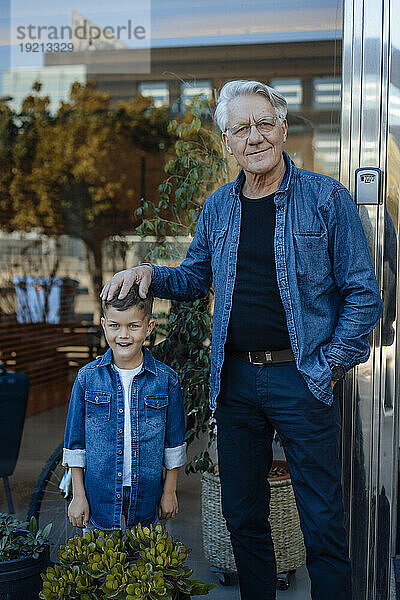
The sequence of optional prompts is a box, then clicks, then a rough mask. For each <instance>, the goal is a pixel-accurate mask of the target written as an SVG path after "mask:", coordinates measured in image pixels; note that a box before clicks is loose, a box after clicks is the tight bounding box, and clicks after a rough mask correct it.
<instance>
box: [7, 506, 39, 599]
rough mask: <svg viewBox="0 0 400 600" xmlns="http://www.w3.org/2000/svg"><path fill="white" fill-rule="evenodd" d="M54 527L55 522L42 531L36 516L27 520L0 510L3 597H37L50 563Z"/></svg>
mask: <svg viewBox="0 0 400 600" xmlns="http://www.w3.org/2000/svg"><path fill="white" fill-rule="evenodd" d="M50 530H51V523H49V524H48V525H46V527H45V528H44V529H43V530H39V529H38V526H37V522H36V519H35V517H32V518H31V520H30V522H29V523H27V522H23V521H19V520H17V519H14V518H13V516H12V515H9V514H5V513H0V598H6V599H7V600H33V599H35V600H36V598H37V597H38V594H39V591H40V589H41V578H40V573H41V571H43V570H44V569H45V568H46V567H47V566H48V564H49V562H50V554H49V543H48V542H47V539H48V536H49V534H50Z"/></svg>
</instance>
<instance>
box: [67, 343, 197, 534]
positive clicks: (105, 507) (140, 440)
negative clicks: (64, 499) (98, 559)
mask: <svg viewBox="0 0 400 600" xmlns="http://www.w3.org/2000/svg"><path fill="white" fill-rule="evenodd" d="M143 353H144V361H143V366H142V369H141V371H140V372H139V374H138V375H137V376H136V377H134V379H133V381H132V388H131V449H132V479H131V500H130V506H129V514H128V522H127V525H128V526H129V527H131V526H132V525H134V524H135V523H139V522H140V523H142V524H143V525H148V524H149V523H153V522H154V521H155V519H156V518H157V516H158V515H157V505H158V503H159V501H160V498H161V495H162V489H163V480H162V467H163V465H164V466H165V467H166V468H167V469H173V468H175V467H180V466H182V465H183V464H185V462H186V442H184V435H185V413H184V408H183V402H182V392H181V385H180V382H179V378H178V375H177V374H176V373H175V371H173V370H172V369H171V368H170V367H168V366H167V365H165V364H163V363H161V362H159V361H158V360H156V359H155V358H154V357H153V356H152V355H151V354H150V352H149V351H148V350H146V349H145V348H143ZM124 409H125V405H124V390H123V386H122V382H121V380H120V377H119V374H118V372H117V371H116V369H114V367H113V363H112V352H111V349H108V350H107V352H106V353H105V354H104V355H103V356H100V357H98V358H97V359H96V360H94V361H93V362H91V363H89V364H87V365H85V366H84V367H83V368H82V369H80V371H79V373H78V376H77V378H76V380H75V383H74V386H73V389H72V395H71V400H70V404H69V409H68V417H67V424H66V429H65V437H64V456H63V464H64V465H65V466H69V467H84V468H85V469H86V471H85V491H86V495H87V498H88V502H89V507H90V522H91V523H92V524H93V525H94V526H95V527H98V528H99V529H104V530H109V529H120V527H121V514H122V498H123V495H122V469H123V459H124V457H123V449H124Z"/></svg>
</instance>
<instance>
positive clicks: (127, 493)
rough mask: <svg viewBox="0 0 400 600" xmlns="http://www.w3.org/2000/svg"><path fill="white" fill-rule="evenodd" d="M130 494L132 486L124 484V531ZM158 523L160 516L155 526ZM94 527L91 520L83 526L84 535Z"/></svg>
mask: <svg viewBox="0 0 400 600" xmlns="http://www.w3.org/2000/svg"><path fill="white" fill-rule="evenodd" d="M130 495H131V488H130V487H126V486H124V487H123V488H122V517H121V529H122V531H125V529H126V519H127V516H128V508H129V497H130ZM157 523H158V518H157V519H156V520H155V521H154V523H153V526H155V525H156V524H157ZM93 529H96V528H95V526H94V525H92V523H90V522H89V523H88V524H87V526H86V527H84V528H83V530H82V535H84V534H85V533H87V532H88V531H93Z"/></svg>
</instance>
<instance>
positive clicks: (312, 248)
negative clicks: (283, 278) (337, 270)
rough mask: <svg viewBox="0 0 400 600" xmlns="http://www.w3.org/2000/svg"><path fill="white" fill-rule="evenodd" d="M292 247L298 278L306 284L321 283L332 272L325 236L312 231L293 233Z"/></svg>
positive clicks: (326, 237)
mask: <svg viewBox="0 0 400 600" xmlns="http://www.w3.org/2000/svg"><path fill="white" fill-rule="evenodd" d="M294 245H295V252H296V271H297V274H298V275H299V277H301V278H302V279H305V280H306V281H308V282H313V283H322V282H323V281H324V280H325V279H326V278H327V277H328V276H329V275H330V273H331V272H332V264H331V259H330V255H329V250H328V236H327V234H326V233H325V232H313V231H310V232H305V233H295V234H294Z"/></svg>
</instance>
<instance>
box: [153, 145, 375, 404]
mask: <svg viewBox="0 0 400 600" xmlns="http://www.w3.org/2000/svg"><path fill="white" fill-rule="evenodd" d="M283 154H284V159H285V163H286V173H285V176H284V178H283V181H282V183H281V185H280V188H279V190H278V191H277V192H276V193H275V198H274V201H275V205H276V222H275V238H274V250H275V264H276V275H277V281H278V286H279V291H280V295H281V299H282V303H283V306H284V309H285V313H286V320H287V326H288V331H289V336H290V341H291V346H292V350H293V353H294V357H295V361H296V365H297V368H298V370H299V371H300V373H301V374H302V375H303V377H304V379H305V381H306V383H307V385H308V387H309V389H310V391H311V392H312V393H313V394H314V395H315V396H316V397H317V398H318V399H319V400H321V401H322V402H324V403H326V404H328V405H329V404H331V403H332V401H333V394H332V388H331V368H330V367H331V366H333V365H334V364H341V365H343V366H344V368H345V369H346V370H348V369H351V368H352V367H354V366H355V365H356V364H358V363H361V362H365V361H366V360H367V359H368V356H369V352H370V348H369V343H368V334H369V333H370V332H371V331H372V329H373V328H374V327H375V325H376V324H377V322H378V321H379V318H380V317H381V314H382V300H381V297H380V294H379V288H378V284H377V281H376V277H375V272H374V268H373V266H372V262H371V257H370V254H369V250H368V245H367V240H366V236H365V234H364V230H363V227H362V224H361V220H360V218H359V215H358V211H357V207H356V204H355V202H354V200H353V199H352V197H351V196H350V194H349V192H348V191H347V189H346V188H345V187H343V185H342V184H340V183H339V182H338V181H336V180H334V179H331V178H330V177H327V176H324V175H319V174H317V173H311V172H309V171H305V170H303V169H298V168H297V167H296V166H295V165H294V164H293V163H292V161H291V159H290V158H289V156H288V155H287V154H286V153H283ZM244 177H245V176H244V173H243V171H241V172H240V173H239V175H238V177H237V179H236V180H235V181H233V182H230V183H227V184H226V185H223V186H222V187H220V188H219V189H217V190H216V191H215V192H214V193H212V194H211V195H210V196H209V197H208V198H207V199H206V201H205V203H204V207H203V210H202V212H201V214H200V217H199V221H198V224H197V229H196V233H195V236H194V238H193V241H192V243H191V245H190V247H189V249H188V252H187V255H186V258H185V260H184V261H183V262H182V263H181V265H180V266H178V267H159V266H155V265H151V267H152V269H153V277H152V289H153V291H154V293H155V294H156V295H157V296H158V297H160V298H171V299H172V298H173V299H176V300H194V299H196V298H200V297H202V296H204V295H206V294H207V292H208V290H209V287H210V285H211V282H213V283H214V289H215V302H214V317H213V331H212V351H211V395H210V406H211V408H212V409H215V406H216V399H217V396H218V393H219V389H220V374H221V368H222V364H223V361H224V345H225V341H226V334H227V328H228V323H229V316H230V311H231V307H232V295H233V290H234V285H235V277H236V265H237V250H238V245H239V236H240V222H241V202H240V197H239V194H240V190H241V187H242V185H243V182H244ZM249 294H251V290H249ZM249 342H250V340H249ZM266 350H268V348H266Z"/></svg>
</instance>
